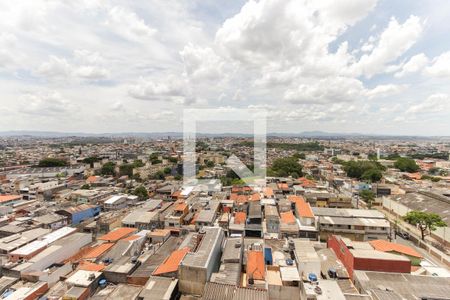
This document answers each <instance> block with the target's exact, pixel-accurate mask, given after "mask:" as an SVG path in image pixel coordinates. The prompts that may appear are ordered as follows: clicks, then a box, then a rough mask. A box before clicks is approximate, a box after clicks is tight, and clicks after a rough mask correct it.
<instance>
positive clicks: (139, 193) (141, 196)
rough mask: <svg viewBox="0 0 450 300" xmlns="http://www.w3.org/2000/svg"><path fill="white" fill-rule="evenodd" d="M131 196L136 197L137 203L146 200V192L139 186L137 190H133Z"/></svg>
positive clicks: (143, 187)
mask: <svg viewBox="0 0 450 300" xmlns="http://www.w3.org/2000/svg"><path fill="white" fill-rule="evenodd" d="M132 194H133V195H135V196H138V198H139V201H144V200H147V198H148V191H147V189H146V188H145V186H143V185H140V186H138V187H137V188H135V189H134V191H133V192H132Z"/></svg>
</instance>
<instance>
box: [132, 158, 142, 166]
mask: <svg viewBox="0 0 450 300" xmlns="http://www.w3.org/2000/svg"><path fill="white" fill-rule="evenodd" d="M143 166H145V164H144V163H143V162H142V160H140V159H136V160H135V161H134V162H133V168H141V167H143Z"/></svg>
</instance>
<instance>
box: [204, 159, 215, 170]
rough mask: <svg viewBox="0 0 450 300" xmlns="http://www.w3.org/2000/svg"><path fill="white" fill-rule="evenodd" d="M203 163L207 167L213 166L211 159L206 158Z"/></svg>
mask: <svg viewBox="0 0 450 300" xmlns="http://www.w3.org/2000/svg"><path fill="white" fill-rule="evenodd" d="M205 165H206V167H208V168H213V167H214V162H213V161H211V160H207V161H206V162H205Z"/></svg>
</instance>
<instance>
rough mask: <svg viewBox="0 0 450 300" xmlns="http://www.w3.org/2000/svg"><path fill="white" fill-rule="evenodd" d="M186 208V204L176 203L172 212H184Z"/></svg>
mask: <svg viewBox="0 0 450 300" xmlns="http://www.w3.org/2000/svg"><path fill="white" fill-rule="evenodd" d="M186 207H187V204H186V203H184V202H178V203H176V204H175V207H174V210H176V211H184V210H185V209H186Z"/></svg>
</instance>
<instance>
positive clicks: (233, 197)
mask: <svg viewBox="0 0 450 300" xmlns="http://www.w3.org/2000/svg"><path fill="white" fill-rule="evenodd" d="M237 198H238V194H236V193H231V194H230V200H232V201H236V200H237Z"/></svg>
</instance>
